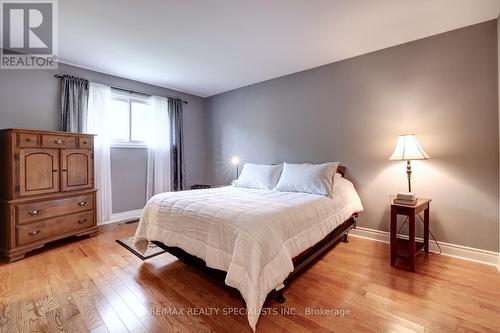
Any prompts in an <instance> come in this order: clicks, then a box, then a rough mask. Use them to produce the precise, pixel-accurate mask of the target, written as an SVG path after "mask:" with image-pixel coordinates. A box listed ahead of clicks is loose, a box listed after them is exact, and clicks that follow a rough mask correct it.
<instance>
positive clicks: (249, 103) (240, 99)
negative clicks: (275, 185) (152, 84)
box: [207, 21, 499, 251]
mask: <svg viewBox="0 0 500 333" xmlns="http://www.w3.org/2000/svg"><path fill="white" fill-rule="evenodd" d="M497 96H498V90H497V26H496V21H489V22H485V23H482V24H479V25H474V26H471V27H467V28H463V29H459V30H455V31H451V32H448V33H444V34H441V35H437V36H433V37H430V38H425V39H422V40H418V41H415V42H411V43H407V44H403V45H399V46H396V47H392V48H388V49H384V50H381V51H377V52H374V53H370V54H366V55H362V56H359V57H356V58H352V59H348V60H344V61H340V62H336V63H333V64H329V65H326V66H322V67H318V68H314V69H311V70H307V71H304V72H300V73H296V74H292V75H288V76H285V77H282V78H278V79H274V80H270V81H266V82H262V83H258V84H255V85H251V86H248V87H244V88H241V89H237V90H234V91H230V92H227V93H223V94H221V95H217V96H214V97H211V98H210V99H209V100H208V102H207V111H208V113H207V117H208V119H207V121H208V124H207V125H208V134H209V152H208V161H209V169H210V170H212V172H211V176H210V177H211V180H212V182H213V183H217V184H219V183H228V182H229V181H230V180H231V178H232V175H233V174H234V169H232V168H231V166H230V165H229V164H228V159H229V156H231V155H232V154H239V155H240V156H241V159H242V161H243V162H244V161H250V162H257V163H277V162H282V161H287V162H325V161H341V162H342V163H343V164H345V165H346V166H347V167H348V174H347V177H348V178H349V179H351V180H352V181H353V182H354V184H355V186H356V187H357V189H358V191H359V193H360V195H361V198H362V200H363V204H364V206H365V212H364V213H363V214H361V217H360V220H359V226H362V227H367V228H372V229H378V230H384V231H387V230H388V228H389V210H388V209H389V195H390V194H392V193H396V192H398V191H399V192H400V191H406V190H407V187H406V178H405V177H406V174H405V163H404V162H394V161H388V157H389V156H390V154H391V153H392V151H393V149H394V145H395V141H396V137H397V135H398V134H402V133H416V134H417V135H418V138H419V140H420V143H421V144H422V146H423V147H424V149H425V150H426V151H427V153H428V154H429V155H430V156H431V159H430V160H427V161H415V162H414V163H413V170H414V177H413V185H414V189H413V190H414V191H415V192H416V193H417V194H418V195H420V196H428V197H431V198H432V199H433V201H432V204H431V219H432V220H431V230H432V231H433V233H434V234H435V235H436V236H437V238H438V239H439V240H441V241H443V242H447V243H453V244H460V245H465V246H471V247H475V248H481V249H486V250H491V251H498V250H499V244H498V235H499V162H498V158H499V139H498V138H499V136H498V123H499V121H498V99H497Z"/></svg>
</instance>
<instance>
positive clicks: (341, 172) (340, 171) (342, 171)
mask: <svg viewBox="0 0 500 333" xmlns="http://www.w3.org/2000/svg"><path fill="white" fill-rule="evenodd" d="M345 169H346V168H345V166H343V165H339V166H338V167H337V172H338V173H340V175H341V176H342V177H344V176H345Z"/></svg>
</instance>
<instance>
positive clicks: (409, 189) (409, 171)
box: [406, 160, 411, 193]
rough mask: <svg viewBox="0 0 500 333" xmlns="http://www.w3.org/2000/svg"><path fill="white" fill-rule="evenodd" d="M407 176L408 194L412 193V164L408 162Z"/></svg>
mask: <svg viewBox="0 0 500 333" xmlns="http://www.w3.org/2000/svg"><path fill="white" fill-rule="evenodd" d="M406 175H407V176H408V192H410V193H411V163H410V160H408V161H406Z"/></svg>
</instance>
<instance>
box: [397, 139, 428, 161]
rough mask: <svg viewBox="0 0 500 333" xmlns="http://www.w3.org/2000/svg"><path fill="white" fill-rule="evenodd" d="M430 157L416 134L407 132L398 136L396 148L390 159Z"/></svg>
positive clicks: (404, 159)
mask: <svg viewBox="0 0 500 333" xmlns="http://www.w3.org/2000/svg"><path fill="white" fill-rule="evenodd" d="M428 158H429V155H427V154H426V153H425V151H424V149H423V148H422V147H421V146H420V144H419V143H418V140H417V136H416V135H415V134H405V135H400V136H399V137H398V141H397V142H396V148H395V149H394V152H393V153H392V155H391V157H390V158H389V159H390V160H403V161H409V160H426V159H428Z"/></svg>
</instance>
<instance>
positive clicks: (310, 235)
mask: <svg viewBox="0 0 500 333" xmlns="http://www.w3.org/2000/svg"><path fill="white" fill-rule="evenodd" d="M332 192H333V193H332V197H331V198H330V197H325V196H320V195H315V194H308V193H296V192H279V191H271V190H258V189H250V188H242V187H235V186H227V187H220V188H214V189H204V190H195V191H181V192H168V193H162V194H158V195H156V196H154V197H153V198H151V200H149V202H148V203H147V204H146V206H145V208H144V210H143V213H142V216H141V219H140V222H139V226H138V228H137V231H136V234H135V240H134V242H135V246H136V247H137V249H138V250H139V251H145V250H146V249H147V245H148V243H149V242H150V241H159V242H162V243H163V244H165V245H167V246H170V247H179V248H181V249H182V250H184V251H186V252H187V253H189V254H191V255H194V256H196V257H198V258H201V259H203V260H204V261H205V263H206V264H207V266H208V267H211V268H215V269H219V270H223V271H226V272H227V274H226V279H225V283H226V284H227V285H228V286H231V287H234V288H236V289H238V290H239V291H240V293H241V295H242V296H243V298H244V300H245V302H246V305H247V315H248V321H249V324H250V326H251V327H252V329H253V330H255V327H256V324H257V321H258V318H259V315H260V311H261V309H262V306H263V304H264V301H265V299H266V297H267V295H268V293H269V292H270V291H272V290H273V289H280V288H282V287H283V282H284V280H285V279H286V278H287V276H288V275H289V274H290V273H291V272H292V271H293V269H294V267H293V262H292V258H294V257H295V256H297V255H299V254H300V253H302V252H303V251H304V250H306V249H308V248H309V247H311V246H313V245H314V244H316V243H318V242H319V241H320V240H322V239H323V238H324V237H325V236H327V235H328V234H329V233H330V232H332V231H333V230H334V229H335V228H336V227H337V226H338V225H340V224H342V223H343V222H344V221H345V220H347V219H349V217H350V216H351V215H352V214H353V213H356V212H360V211H362V210H363V206H362V204H361V200H360V198H359V196H358V194H357V193H356V190H355V189H354V186H353V184H352V183H351V182H349V181H348V180H346V179H344V178H341V177H338V178H337V177H336V179H335V185H334V186H333V191H332Z"/></svg>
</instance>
